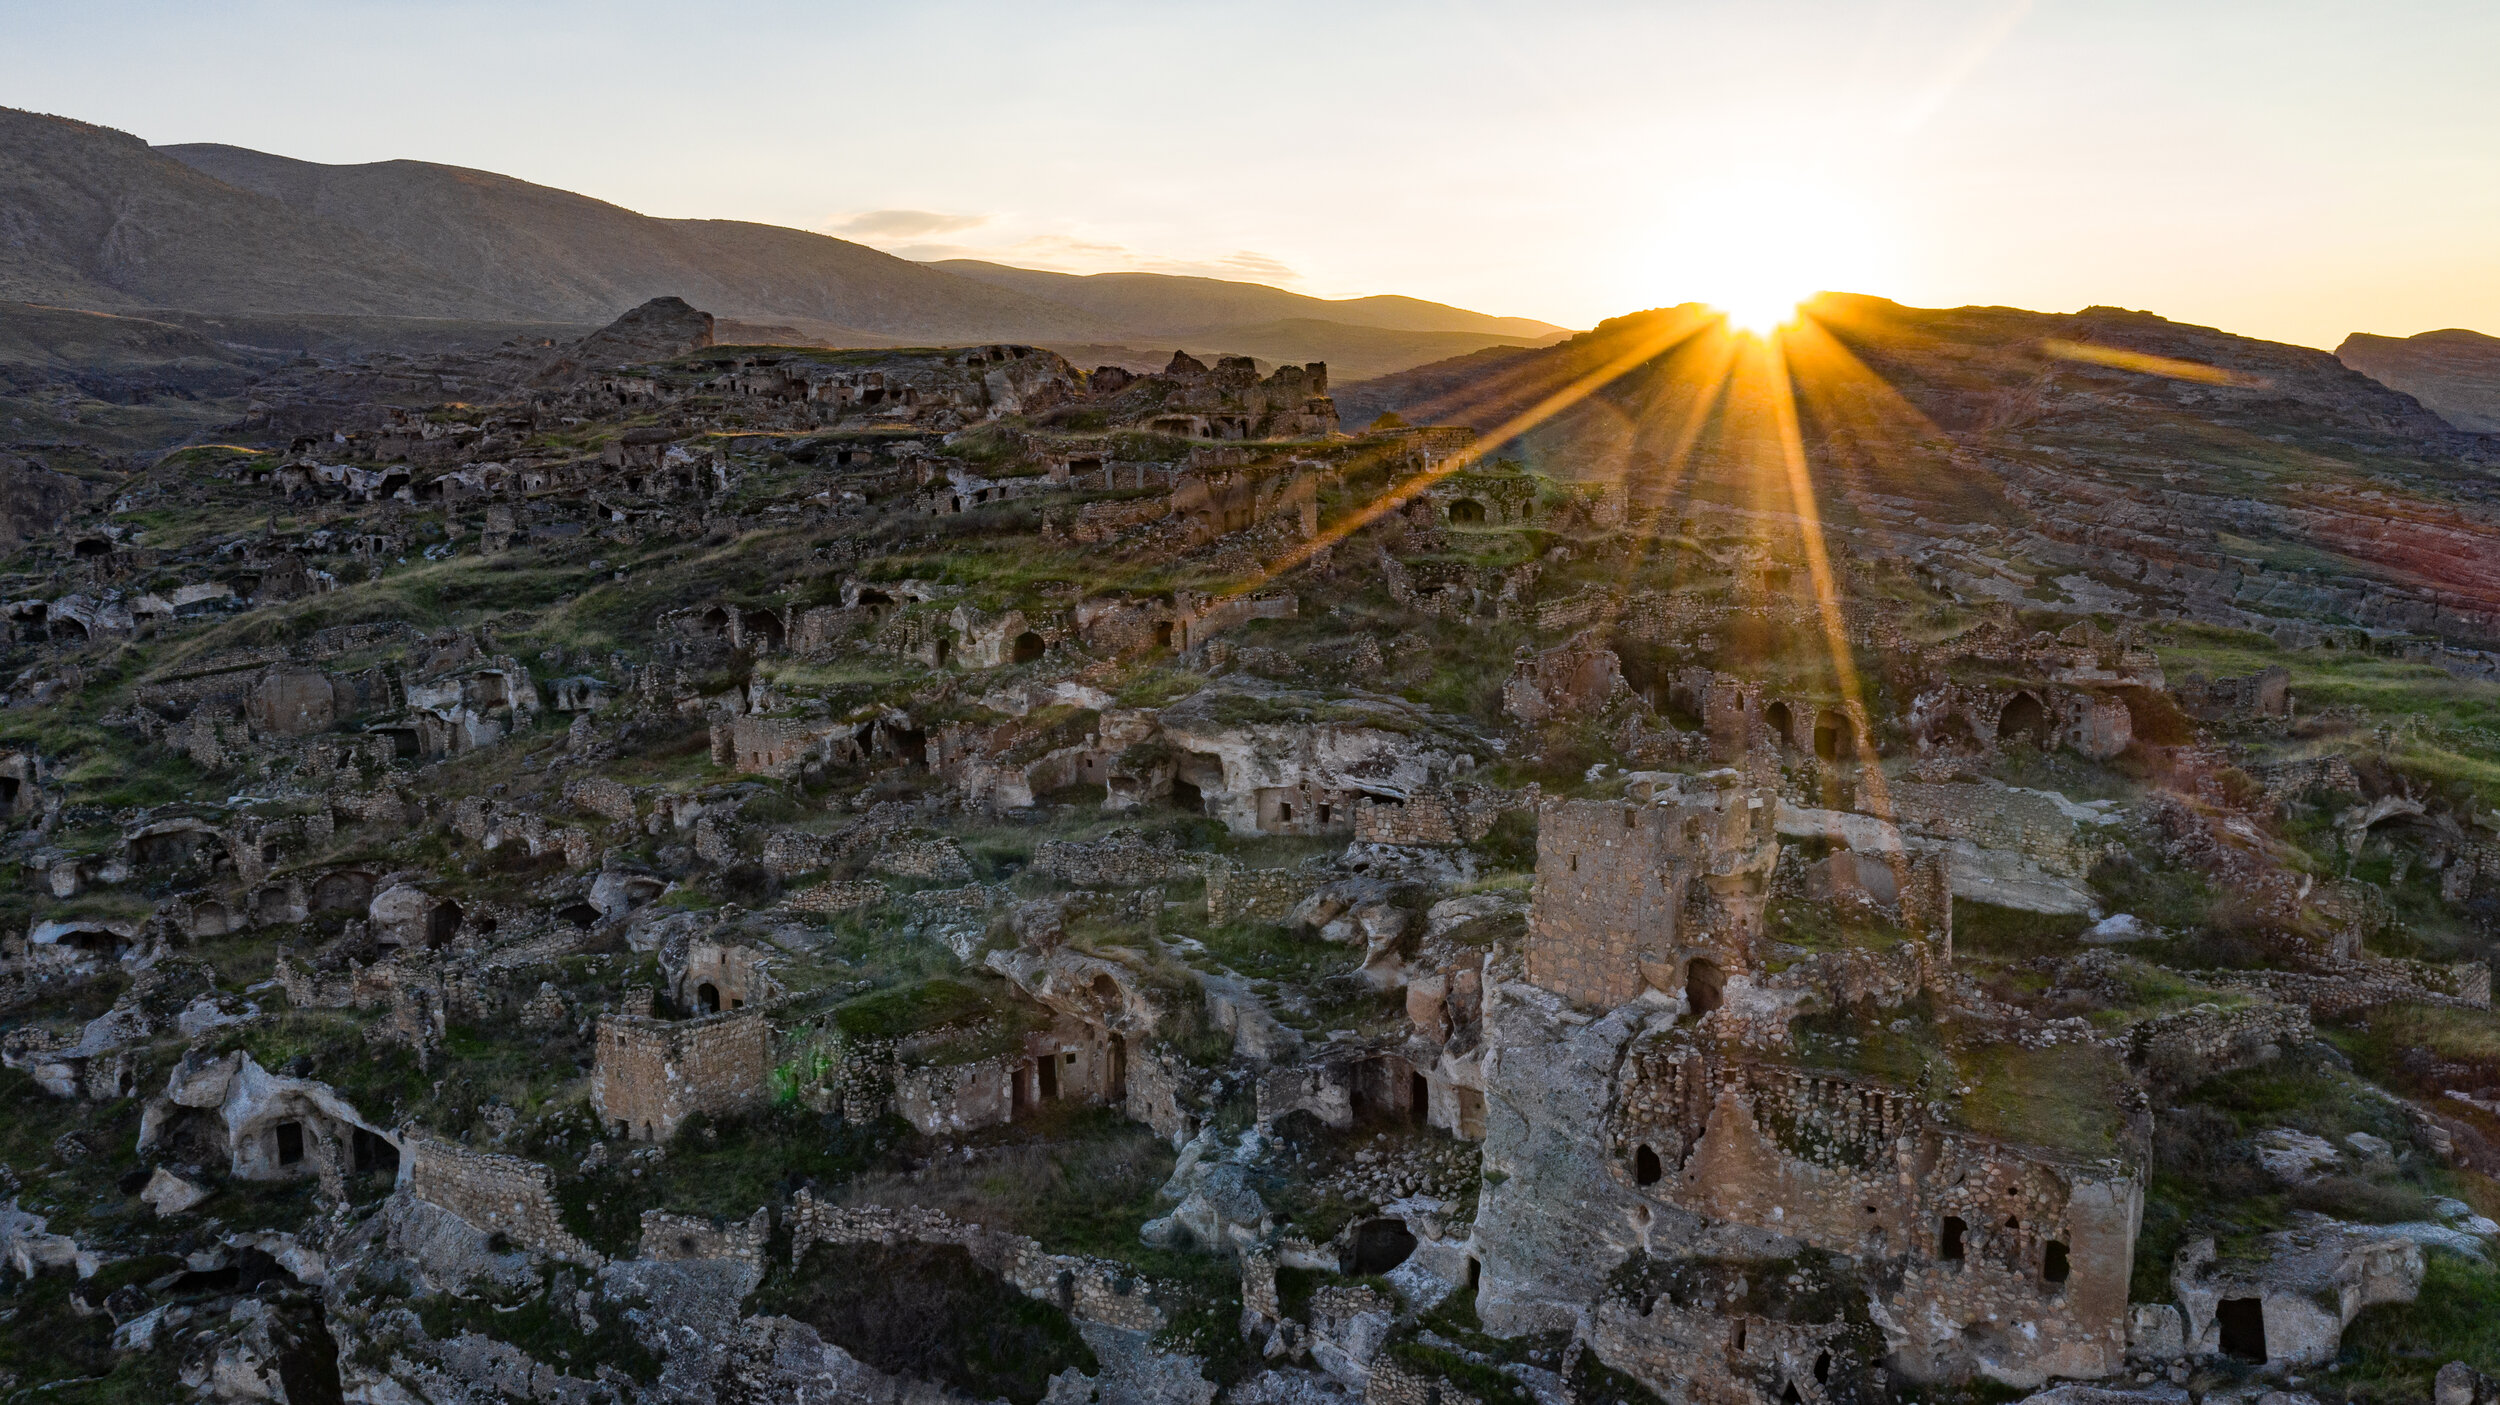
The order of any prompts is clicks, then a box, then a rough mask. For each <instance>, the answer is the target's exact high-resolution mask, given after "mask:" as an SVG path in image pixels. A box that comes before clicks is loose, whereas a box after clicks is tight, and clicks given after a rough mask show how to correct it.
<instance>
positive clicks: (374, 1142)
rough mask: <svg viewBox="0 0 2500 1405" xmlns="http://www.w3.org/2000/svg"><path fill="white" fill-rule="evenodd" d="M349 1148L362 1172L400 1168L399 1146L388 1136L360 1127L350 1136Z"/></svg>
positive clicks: (392, 1170)
mask: <svg viewBox="0 0 2500 1405" xmlns="http://www.w3.org/2000/svg"><path fill="white" fill-rule="evenodd" d="M348 1149H349V1154H350V1155H351V1156H352V1157H353V1158H354V1164H355V1167H356V1169H357V1170H358V1171H360V1172H362V1171H391V1172H397V1171H398V1170H399V1148H398V1147H396V1146H394V1145H392V1144H391V1139H390V1138H388V1137H381V1136H376V1135H374V1134H373V1133H371V1132H368V1131H366V1130H365V1129H364V1128H362V1127H358V1128H357V1129H355V1131H354V1133H353V1134H351V1135H350V1136H349V1138H348Z"/></svg>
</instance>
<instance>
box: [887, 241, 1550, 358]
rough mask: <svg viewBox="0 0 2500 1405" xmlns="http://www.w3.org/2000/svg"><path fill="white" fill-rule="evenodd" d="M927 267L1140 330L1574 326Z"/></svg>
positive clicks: (950, 262)
mask: <svg viewBox="0 0 2500 1405" xmlns="http://www.w3.org/2000/svg"><path fill="white" fill-rule="evenodd" d="M929 266H930V267H931V268H942V269H945V270H946V271H947V272H949V273H953V274H958V275H960V276H962V277H965V278H972V279H977V280H979V281H981V282H984V283H989V284H992V285H994V286H996V287H1001V288H1012V289H1014V290H1016V291H1017V292H1021V293H1029V294H1031V295H1033V296H1035V297H1040V298H1047V299H1049V300H1050V301H1052V302H1056V303H1062V304H1065V305H1066V306H1069V307H1074V308H1079V309H1082V310H1083V311H1085V312H1088V313H1091V314H1093V315H1094V316H1096V317H1099V318H1102V319H1103V320H1105V321H1107V322H1114V323H1117V324H1119V325H1121V326H1123V327H1129V328H1134V329H1137V330H1141V331H1164V332H1190V331H1198V330H1201V329H1203V328H1207V327H1228V326H1236V325H1246V324H1254V323H1261V322H1285V321H1294V320H1300V319H1308V320H1311V321H1318V322H1333V323H1338V324H1342V325H1348V326H1357V327H1378V328H1381V329H1383V330H1386V331H1393V332H1478V333H1485V334H1488V335H1492V336H1501V337H1518V338H1524V339H1527V340H1530V341H1538V342H1542V341H1545V340H1547V339H1550V338H1553V337H1558V336H1561V335H1563V334H1564V333H1565V332H1566V331H1567V330H1568V329H1566V328H1562V327H1557V326H1555V325H1554V324H1553V323H1551V322H1539V321H1537V320H1536V319H1534V318H1532V317H1490V316H1487V315H1486V314H1484V313H1481V312H1469V311H1468V310H1467V309H1465V308H1463V307H1451V306H1449V305H1447V304H1445V303H1437V302H1425V301H1424V300H1422V299H1421V298H1404V297H1396V296H1380V297H1368V298H1342V299H1330V298H1314V297H1306V296H1304V295H1303V294H1300V293H1290V292H1287V291H1285V290H1284V289H1282V288H1271V287H1269V286H1268V285H1266V284H1264V283H1232V282H1227V281H1225V280H1223V279H1220V278H1190V277H1181V276H1176V275H1173V274H1166V273H1084V274H1080V273H1051V272H1046V271H1044V270H1041V269H1035V268H1012V267H1009V266H1008V265H1006V264H999V263H985V262H983V261H981V260H979V259H945V260H941V261H939V262H936V263H932V264H930V265H929Z"/></svg>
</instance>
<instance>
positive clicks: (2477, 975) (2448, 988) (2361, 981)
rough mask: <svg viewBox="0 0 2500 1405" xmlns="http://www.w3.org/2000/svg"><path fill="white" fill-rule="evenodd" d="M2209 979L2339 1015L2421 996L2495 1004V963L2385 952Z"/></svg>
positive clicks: (2209, 974)
mask: <svg viewBox="0 0 2500 1405" xmlns="http://www.w3.org/2000/svg"><path fill="white" fill-rule="evenodd" d="M2197 978H2198V979H2199V980H2202V981H2204V982H2206V983H2207V984H2209V985H2221V986H2236V987H2238V988H2240V989H2242V990H2260V991H2264V992H2266V993H2268V994H2270V995H2272V996H2274V997H2275V998H2276V999H2278V1000H2283V1001H2287V1002H2291V1003H2295V1004H2300V1005H2305V1006H2307V1007H2308V1008H2309V1010H2310V1011H2311V1012H2312V1013H2313V1014H2315V1015H2318V1016H2320V1017H2323V1018H2326V1019H2334V1018H2336V1017H2338V1016H2341V1015H2348V1014H2351V1013H2353V1012H2354V1011H2356V1010H2366V1009H2368V1008H2370V1007H2371V1006H2373V1005H2394V1004H2403V1003H2408V1002H2420V1003H2423V1004H2428V1005H2461V1006H2465V1007H2467V1008H2470V1009H2477V1010H2488V1009H2490V1008H2491V968H2490V967H2489V966H2487V965H2485V964H2484V963H2482V962H2480V961H2462V962H2458V963H2457V964H2455V965H2453V966H2436V965H2433V964H2431V963H2429V962H2427V961H2402V960H2393V959H2389V958H2384V957H2365V958H2362V959H2360V960H2353V961H2338V962H2330V963H2324V969H2321V970H2314V971H2203V972H2199V973H2198V975H2197Z"/></svg>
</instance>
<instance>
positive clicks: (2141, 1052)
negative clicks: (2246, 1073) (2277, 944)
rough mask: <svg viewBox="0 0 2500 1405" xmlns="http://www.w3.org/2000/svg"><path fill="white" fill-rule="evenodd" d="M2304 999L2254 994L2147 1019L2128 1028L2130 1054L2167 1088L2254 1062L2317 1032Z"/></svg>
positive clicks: (2131, 1059)
mask: <svg viewBox="0 0 2500 1405" xmlns="http://www.w3.org/2000/svg"><path fill="white" fill-rule="evenodd" d="M2315 1034H2316V1031H2315V1030H2314V1029H2312V1028H2311V1026H2310V1022H2309V1011H2308V1009H2307V1008H2306V1007H2304V1006H2300V1005H2285V1004H2277V1003H2276V1002H2274V1001H2272V1000H2252V1001H2250V1002H2248V1003H2247V1004H2245V1005H2240V1006H2236V1007H2233V1008H2228V1009H2226V1008H2224V1007H2222V1006H2220V1005H2213V1004H2205V1005H2199V1006H2196V1007H2195V1008H2194V1009H2189V1010H2180V1011H2177V1012H2176V1013H2173V1014H2168V1015H2162V1016H2159V1017H2157V1018H2154V1019H2149V1020H2146V1021H2144V1022H2143V1023H2142V1024H2139V1025H2137V1026H2136V1027H2135V1028H2133V1029H2131V1030H2129V1031H2128V1032H2127V1060H2128V1062H2130V1063H2132V1064H2134V1065H2135V1066H2136V1067H2137V1068H2140V1069H2142V1070H2144V1072H2145V1074H2146V1076H2147V1077H2149V1078H2150V1079H2151V1080H2152V1082H2153V1083H2154V1085H2155V1086H2156V1087H2159V1088H2163V1089H2183V1088H2189V1087H2193V1086H2195V1085H2196V1084H2198V1083H2201V1082H2203V1081H2204V1080H2206V1079H2208V1078H2219V1077H2221V1076H2222V1075H2223V1074H2226V1073H2233V1072H2237V1071H2238V1070H2240V1069H2243V1068H2252V1067H2254V1066H2256V1065H2258V1064H2261V1063H2264V1062H2266V1061H2268V1060H2270V1059H2273V1058H2276V1057H2278V1056H2280V1055H2281V1054H2283V1053H2285V1052H2287V1051H2289V1050H2292V1049H2296V1048H2298V1047H2300V1046H2301V1045H2303V1044H2306V1043H2308V1042H2309V1041H2310V1039H2312V1038H2314V1037H2315Z"/></svg>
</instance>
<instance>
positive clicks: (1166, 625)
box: [1155, 620, 1172, 649]
mask: <svg viewBox="0 0 2500 1405" xmlns="http://www.w3.org/2000/svg"><path fill="white" fill-rule="evenodd" d="M1155 647H1156V648H1158V649H1169V648H1171V647H1172V622H1171V621H1170V620H1157V621H1155Z"/></svg>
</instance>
